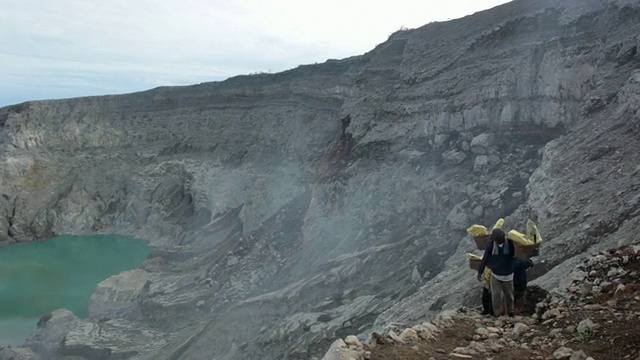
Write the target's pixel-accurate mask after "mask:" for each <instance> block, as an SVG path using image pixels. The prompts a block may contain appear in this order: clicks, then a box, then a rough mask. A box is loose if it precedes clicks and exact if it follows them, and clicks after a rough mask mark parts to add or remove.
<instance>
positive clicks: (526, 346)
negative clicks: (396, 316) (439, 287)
mask: <svg viewBox="0 0 640 360" xmlns="http://www.w3.org/2000/svg"><path fill="white" fill-rule="evenodd" d="M639 271H640V243H636V244H634V245H627V246H621V247H619V248H617V249H608V250H604V251H601V252H600V253H598V254H594V255H591V256H590V257H588V258H586V259H585V260H583V261H582V262H581V264H580V265H579V266H578V268H577V269H575V270H573V271H571V273H570V274H568V275H569V278H571V279H573V281H572V282H571V284H570V285H569V286H568V287H566V288H563V289H557V290H556V291H553V292H552V293H551V294H548V295H547V296H546V297H543V298H542V299H535V300H533V301H530V303H529V305H531V306H532V307H533V309H532V310H534V311H532V313H530V314H528V315H530V316H515V317H507V316H501V317H499V318H496V317H493V316H481V315H479V312H478V311H474V310H471V309H467V308H461V309H458V310H447V311H444V312H442V313H440V314H438V316H436V318H435V319H434V320H433V321H432V322H425V323H422V324H419V325H414V326H412V327H407V328H404V329H402V328H398V326H399V325H398V324H396V325H395V327H396V329H394V330H395V331H394V330H389V332H388V334H385V336H383V335H381V334H378V333H374V334H373V336H371V339H370V341H369V342H365V343H364V344H363V343H362V342H361V341H360V340H359V339H358V338H357V337H355V336H353V335H350V336H347V337H346V338H345V340H344V341H343V340H342V339H339V340H337V341H335V342H334V343H333V344H332V346H331V348H330V349H329V351H328V352H327V353H326V354H325V356H324V357H323V360H334V359H335V360H339V359H349V358H351V359H354V360H364V359H371V360H375V359H384V360H399V359H427V358H428V359H430V360H431V359H496V360H499V359H505V360H509V359H570V360H586V359H611V360H615V359H638V358H640V343H638V341H637V339H638V336H639V335H640V282H639V280H638V279H639ZM533 287H535V285H533ZM538 300H541V301H538ZM340 356H342V357H340Z"/></svg>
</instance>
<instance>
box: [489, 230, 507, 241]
mask: <svg viewBox="0 0 640 360" xmlns="http://www.w3.org/2000/svg"><path fill="white" fill-rule="evenodd" d="M491 240H493V241H494V242H495V243H496V244H502V243H504V240H505V236H504V231H502V229H493V231H492V232H491Z"/></svg>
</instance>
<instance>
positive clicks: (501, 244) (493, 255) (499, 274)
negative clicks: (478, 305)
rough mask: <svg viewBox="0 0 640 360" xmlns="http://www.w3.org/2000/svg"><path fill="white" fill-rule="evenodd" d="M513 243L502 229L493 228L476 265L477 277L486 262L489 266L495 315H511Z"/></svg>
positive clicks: (482, 270) (480, 276)
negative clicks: (478, 264) (477, 265)
mask: <svg viewBox="0 0 640 360" xmlns="http://www.w3.org/2000/svg"><path fill="white" fill-rule="evenodd" d="M514 255H515V244H514V243H513V241H512V240H510V239H507V238H506V236H505V234H504V231H502V230H501V229H497V228H496V229H493V231H492V232H491V238H490V241H489V243H488V244H487V247H486V249H485V251H484V255H483V256H482V261H481V262H480V266H479V267H478V273H477V279H478V280H479V281H481V280H482V274H483V272H484V269H485V266H487V264H489V265H490V267H491V303H492V307H493V313H494V315H495V316H500V315H503V314H505V313H506V314H507V315H509V316H513V300H514V299H513V291H514V290H513V258H514Z"/></svg>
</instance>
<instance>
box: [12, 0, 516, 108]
mask: <svg viewBox="0 0 640 360" xmlns="http://www.w3.org/2000/svg"><path fill="white" fill-rule="evenodd" d="M505 2H507V0H457V1H454V0H450V1H448V2H442V1H429V0H395V1H388V0H385V1H382V0H369V1H367V2H364V1H355V0H324V1H321V2H320V1H313V2H311V1H300V0H298V1H293V0H279V1H276V0H272V1H264V0H235V1H234V0H179V1H178V0H159V1H150V0H136V1H135V2H134V1H130V0H102V1H86V0H50V1H46V2H44V1H41V0H20V1H14V0H0V9H2V11H1V12H0V24H2V31H1V32H0V44H2V46H1V47H0V106H2V105H7V104H10V103H15V102H18V101H24V100H29V99H40V98H57V97H68V96H84V95H95V94H107V93H121V92H130V91H138V90H144V89H148V88H151V87H155V86H160V85H186V84H193V83H199V82H203V81H213V80H223V79H225V78H227V77H230V76H234V75H239V74H247V73H253V72H263V71H270V72H277V71H283V70H286V69H290V68H294V67H296V66H298V65H301V64H309V63H316V62H324V61H325V60H327V59H329V58H334V59H339V58H345V57H349V56H354V55H360V54H363V53H365V52H367V51H369V50H371V49H372V48H373V47H375V46H376V45H377V44H379V43H381V42H384V41H385V40H386V39H387V37H388V36H389V34H391V33H393V32H394V31H396V30H398V29H400V28H401V27H408V28H415V27H419V26H422V25H424V24H427V23H429V22H432V21H442V20H447V19H453V18H457V17H461V16H464V15H467V14H470V13H473V12H476V11H479V10H482V9H485V8H489V7H492V6H496V5H498V4H501V3H505Z"/></svg>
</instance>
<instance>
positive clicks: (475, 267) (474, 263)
mask: <svg viewBox="0 0 640 360" xmlns="http://www.w3.org/2000/svg"><path fill="white" fill-rule="evenodd" d="M481 261H482V260H480V259H469V267H470V268H471V269H472V270H478V268H479V267H480V262H481Z"/></svg>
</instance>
